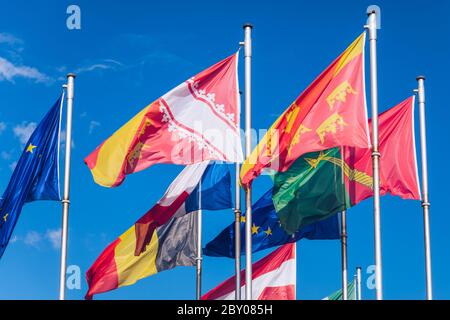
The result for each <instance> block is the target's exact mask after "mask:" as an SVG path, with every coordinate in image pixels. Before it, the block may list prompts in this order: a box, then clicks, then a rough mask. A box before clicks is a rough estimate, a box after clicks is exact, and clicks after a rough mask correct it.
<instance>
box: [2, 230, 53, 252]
mask: <svg viewBox="0 0 450 320" xmlns="http://www.w3.org/2000/svg"><path fill="white" fill-rule="evenodd" d="M16 242H22V243H23V244H25V245H26V246H29V247H33V248H36V249H41V248H43V247H45V246H49V245H50V247H51V248H53V249H59V248H61V229H47V231H46V232H45V233H42V232H38V231H35V230H31V231H28V232H27V233H26V234H25V236H23V237H22V236H16V235H15V236H14V237H13V238H11V240H10V243H16Z"/></svg>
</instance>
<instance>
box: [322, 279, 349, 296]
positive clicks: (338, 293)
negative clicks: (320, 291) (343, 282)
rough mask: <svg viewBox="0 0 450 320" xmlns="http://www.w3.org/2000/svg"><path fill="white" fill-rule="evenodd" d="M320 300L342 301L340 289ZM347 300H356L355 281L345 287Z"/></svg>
mask: <svg viewBox="0 0 450 320" xmlns="http://www.w3.org/2000/svg"><path fill="white" fill-rule="evenodd" d="M322 300H342V289H339V290H338V291H336V292H334V293H332V294H330V295H329V296H328V297H325V298H323V299H322ZM347 300H356V281H355V280H352V281H351V282H350V283H349V284H348V285H347Z"/></svg>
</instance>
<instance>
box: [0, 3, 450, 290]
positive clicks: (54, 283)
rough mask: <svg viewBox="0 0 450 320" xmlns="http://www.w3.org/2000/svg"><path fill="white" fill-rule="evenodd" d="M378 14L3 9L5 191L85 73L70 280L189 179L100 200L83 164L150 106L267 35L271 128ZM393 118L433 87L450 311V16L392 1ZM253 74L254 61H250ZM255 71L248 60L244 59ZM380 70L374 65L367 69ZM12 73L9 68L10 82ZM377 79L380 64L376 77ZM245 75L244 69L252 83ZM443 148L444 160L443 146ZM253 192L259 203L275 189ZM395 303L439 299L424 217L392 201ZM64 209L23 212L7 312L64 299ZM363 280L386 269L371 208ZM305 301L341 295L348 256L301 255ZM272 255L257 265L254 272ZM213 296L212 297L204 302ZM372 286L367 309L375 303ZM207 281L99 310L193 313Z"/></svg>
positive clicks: (439, 280)
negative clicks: (69, 87) (171, 306)
mask: <svg viewBox="0 0 450 320" xmlns="http://www.w3.org/2000/svg"><path fill="white" fill-rule="evenodd" d="M70 4H77V5H79V6H80V8H81V19H82V20H81V30H68V29H67V28H66V18H67V16H68V15H67V14H66V8H67V6H68V5H70ZM370 4H373V3H371V2H368V1H350V0H347V1H339V2H335V1H322V0H319V1H246V2H242V1H214V2H213V1H189V2H186V1H178V0H177V1H146V2H144V1H136V0H130V1H127V2H126V4H125V3H124V2H122V4H120V3H119V2H112V1H111V2H106V1H75V2H67V1H23V0H18V1H5V0H0V7H1V8H2V10H1V11H0V192H3V190H4V189H5V187H6V185H7V183H8V181H9V177H10V175H11V172H12V171H11V167H12V166H13V164H14V161H16V160H17V159H18V157H19V156H20V153H21V148H22V146H23V143H24V142H23V140H22V141H21V139H24V137H26V135H27V133H29V132H30V131H31V130H32V128H33V123H36V122H38V121H40V119H41V118H42V117H43V115H44V114H45V112H46V111H47V110H48V109H49V108H50V107H51V105H52V104H53V102H54V101H55V100H56V99H57V96H58V95H59V94H60V91H61V85H62V84H63V82H64V77H65V74H66V73H67V72H75V73H77V75H78V77H77V79H76V83H75V97H76V98H75V105H74V117H73V121H74V131H73V139H74V143H73V160H72V161H73V162H72V163H73V165H72V177H73V179H72V189H71V209H70V229H69V248H68V250H69V251H68V265H78V266H79V267H80V268H81V271H82V287H81V290H68V291H67V297H68V298H70V299H81V298H82V297H83V296H84V293H85V292H86V283H85V281H84V273H85V271H86V270H87V269H88V268H89V266H90V265H91V264H92V263H93V262H94V260H95V259H96V257H97V256H98V255H99V254H100V252H101V251H102V250H103V249H104V248H105V246H106V245H107V244H108V243H110V242H111V241H112V240H114V239H115V238H116V237H117V236H118V235H120V234H121V233H122V232H123V231H125V230H126V229H127V228H128V227H129V226H130V225H131V224H132V223H134V221H135V220H136V219H137V218H139V217H140V216H141V215H142V214H143V213H145V212H146V210H147V209H149V208H150V207H151V206H152V205H153V204H154V203H155V201H157V200H158V199H159V198H160V196H161V195H162V194H163V192H164V190H165V189H166V187H167V186H168V185H169V183H170V182H171V181H172V180H173V178H174V177H175V176H176V175H177V174H178V173H179V172H180V170H181V167H179V166H174V165H156V166H154V167H151V168H149V169H148V170H145V171H142V172H140V173H137V174H134V175H131V176H129V177H128V178H127V180H126V183H124V184H123V185H122V186H120V187H119V188H115V189H106V188H102V187H100V186H98V185H96V184H95V183H94V182H93V180H92V178H91V174H90V172H89V170H88V169H87V168H86V166H85V165H84V164H83V158H84V157H85V156H86V155H88V154H89V153H90V152H91V151H92V150H93V149H94V148H95V147H96V146H97V145H98V144H99V143H101V142H102V141H103V140H104V139H105V138H107V137H108V136H109V135H110V134H111V133H112V132H113V131H115V130H116V129H117V128H118V127H120V126H121V125H122V124H123V123H124V122H126V121H127V120H128V119H130V117H131V116H133V115H134V114H136V113H137V112H138V111H139V110H141V109H142V108H143V107H144V106H146V105H147V104H148V103H150V102H152V101H153V100H154V99H156V98H158V97H159V96H161V95H162V94H164V93H165V92H167V91H168V90H169V89H171V88H173V87H174V86H176V85H178V84H179V83H180V82H182V81H184V80H186V79H187V78H188V77H190V76H192V75H194V74H196V73H198V72H199V71H201V70H202V69H204V68H206V67H208V66H210V65H211V64H213V63H215V62H217V61H218V60H220V59H222V58H223V57H225V56H227V55H229V54H231V53H232V52H234V51H235V50H236V49H237V48H238V42H239V41H241V40H242V38H243V32H242V24H243V23H244V22H246V21H250V22H252V23H253V24H254V26H255V29H254V33H253V39H254V40H253V41H254V43H253V54H254V60H253V61H254V64H253V72H254V73H253V79H254V81H253V108H254V109H253V110H254V112H253V126H254V128H256V129H260V128H261V129H264V128H267V127H269V126H270V125H271V123H272V122H273V121H274V120H275V119H276V117H277V116H278V115H279V114H280V113H281V112H282V111H283V110H284V109H285V108H286V107H287V106H288V105H289V104H290V103H291V102H292V101H293V99H294V98H296V97H297V96H298V94H299V93H300V92H301V91H302V90H303V89H304V88H305V87H306V86H307V85H308V84H309V83H310V82H311V81H312V80H313V79H314V78H315V76H317V75H318V74H319V73H320V72H322V70H323V69H324V68H325V67H326V66H327V65H328V64H329V63H330V62H331V61H332V60H333V59H334V58H335V57H336V56H337V55H338V54H340V53H341V52H342V51H343V50H344V49H345V48H346V46H347V45H348V44H349V43H350V42H351V41H352V40H354V38H356V37H357V36H358V35H359V34H360V33H361V32H362V30H363V29H362V28H363V25H364V24H365V20H366V15H365V10H366V7H367V6H368V5H370ZM376 4H378V5H379V6H380V7H381V10H382V17H381V18H382V29H381V30H380V31H379V42H378V44H379V45H378V58H379V106H380V110H381V111H383V110H385V109H387V108H389V107H391V106H393V105H395V104H397V103H398V102H400V101H402V100H404V99H405V98H406V97H407V96H409V95H411V93H412V90H413V89H414V88H415V86H416V81H415V78H416V76H417V75H419V74H425V75H426V76H427V80H426V90H427V124H428V128H427V130H428V153H429V180H430V181H429V182H430V199H431V203H432V207H431V244H432V258H433V277H434V279H433V280H434V295H435V298H437V299H449V298H450V278H449V274H448V267H447V266H448V265H449V264H450V253H449V251H448V244H449V243H450V232H448V230H449V226H450V216H448V215H447V206H446V202H445V201H446V200H447V198H448V197H447V196H446V194H447V185H446V182H447V181H449V179H450V175H449V173H448V170H447V169H446V168H445V161H443V160H444V159H447V158H448V157H449V156H450V154H449V151H448V148H446V146H445V141H446V139H448V138H449V134H448V119H449V117H450V111H449V108H447V106H446V105H445V103H447V101H448V100H447V97H448V88H447V86H448V83H447V74H446V72H448V70H449V63H448V57H449V53H450V52H449V51H450V50H449V49H450V45H449V42H448V40H447V38H448V33H449V32H450V22H449V19H448V17H447V12H448V11H449V10H450V5H449V3H448V2H446V1H439V0H435V1H429V2H423V1H395V3H393V1H381V0H380V1H378V2H377V3H376ZM241 59H242V58H241ZM240 62H241V67H242V65H243V63H242V62H243V61H242V60H241V61H240ZM367 62H368V55H367ZM2 66H3V67H2ZM367 67H368V65H367ZM242 80H243V68H241V69H240V81H241V82H242ZM443 146H444V147H443ZM258 180H259V181H257V182H256V184H255V191H254V199H257V198H258V197H259V196H260V195H262V194H263V193H264V192H265V191H266V189H267V188H268V186H269V181H268V178H267V177H262V178H260V179H258ZM381 214H382V216H381V217H382V219H381V222H382V244H383V267H384V268H383V275H384V295H385V298H386V299H422V298H424V297H425V274H424V259H423V257H424V252H423V220H422V211H421V207H420V204H419V203H418V202H414V201H402V200H400V199H397V198H393V197H390V196H387V197H384V198H382V201H381ZM232 219H233V213H232V212H231V210H228V211H221V212H206V213H205V214H204V237H203V238H204V241H205V242H204V243H206V241H208V240H210V239H212V238H213V237H214V236H215V235H216V234H217V233H218V232H219V231H220V230H222V229H223V228H224V227H225V226H226V225H228V224H229V223H230V222H231V221H232ZM60 226H61V206H60V204H58V203H52V202H36V203H31V204H28V205H26V206H25V208H24V210H23V211H22V215H21V217H20V219H19V222H18V224H17V227H16V229H15V232H14V235H13V241H12V243H10V245H9V247H8V249H7V250H6V252H5V254H4V256H3V257H2V259H1V261H0V274H1V275H2V280H1V285H0V299H16V298H24V299H55V298H57V296H58V282H59V248H58V230H59V228H60ZM348 232H349V240H348V241H349V248H348V250H349V251H348V254H349V268H350V274H352V271H353V270H354V269H355V267H356V266H362V267H363V280H364V282H365V280H366V279H367V277H368V274H367V273H366V272H365V270H366V268H367V267H368V266H370V265H372V264H373V261H374V258H373V214H372V201H371V200H366V201H364V202H363V203H361V204H359V205H358V206H356V207H355V208H352V209H351V210H349V212H348ZM297 252H298V256H299V257H298V287H297V293H298V298H299V299H320V298H323V297H324V296H326V295H328V294H330V293H332V292H333V291H335V290H336V289H338V288H339V287H340V284H341V282H340V281H341V279H340V243H339V241H301V242H300V243H299V246H298V251H297ZM267 253H268V251H265V252H261V253H258V254H256V255H255V256H254V257H255V260H256V259H258V258H260V257H262V256H264V255H265V254H267ZM233 272H234V261H233V260H231V259H227V258H223V259H222V258H209V257H207V258H205V259H204V290H209V289H210V288H212V287H214V286H215V285H217V284H218V283H219V282H220V281H222V280H224V279H225V278H227V277H229V276H230V275H231V274H232V273H233ZM205 292H206V291H205ZM374 294H375V292H374V290H369V289H368V288H367V287H366V286H363V297H364V298H367V299H372V298H374ZM194 297H195V269H194V268H189V267H184V268H177V269H175V270H172V271H167V272H163V273H160V274H157V275H155V276H152V277H149V278H147V279H145V280H142V281H140V282H139V283H137V284H136V285H134V286H131V287H125V288H121V289H119V290H116V291H113V292H111V293H107V294H103V295H99V296H98V298H99V299H193V298H194Z"/></svg>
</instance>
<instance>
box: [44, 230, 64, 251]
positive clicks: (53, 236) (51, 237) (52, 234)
mask: <svg viewBox="0 0 450 320" xmlns="http://www.w3.org/2000/svg"><path fill="white" fill-rule="evenodd" d="M45 238H46V239H47V240H48V241H50V243H51V244H52V247H53V248H54V249H59V248H61V229H55V230H51V229H49V230H47V232H46V233H45Z"/></svg>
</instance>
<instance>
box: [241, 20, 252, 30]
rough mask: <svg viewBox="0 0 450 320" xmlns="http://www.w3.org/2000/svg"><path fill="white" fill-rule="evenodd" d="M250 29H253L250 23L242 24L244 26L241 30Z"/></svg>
mask: <svg viewBox="0 0 450 320" xmlns="http://www.w3.org/2000/svg"><path fill="white" fill-rule="evenodd" d="M247 27H248V28H250V29H253V25H252V24H251V23H250V22H246V23H244V26H243V28H244V29H245V28H247Z"/></svg>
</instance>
